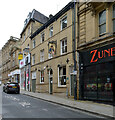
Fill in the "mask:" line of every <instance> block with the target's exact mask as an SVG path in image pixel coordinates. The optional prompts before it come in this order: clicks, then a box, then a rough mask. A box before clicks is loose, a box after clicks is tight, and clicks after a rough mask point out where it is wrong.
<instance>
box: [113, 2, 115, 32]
mask: <svg viewBox="0 0 115 120" xmlns="http://www.w3.org/2000/svg"><path fill="white" fill-rule="evenodd" d="M113 32H115V4H114V5H113Z"/></svg>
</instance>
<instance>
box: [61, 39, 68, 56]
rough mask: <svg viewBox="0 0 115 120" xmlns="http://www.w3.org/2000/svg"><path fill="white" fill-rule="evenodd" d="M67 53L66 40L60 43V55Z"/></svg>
mask: <svg viewBox="0 0 115 120" xmlns="http://www.w3.org/2000/svg"><path fill="white" fill-rule="evenodd" d="M66 52H67V38H65V39H64V40H62V41H61V55H62V54H63V53H66Z"/></svg>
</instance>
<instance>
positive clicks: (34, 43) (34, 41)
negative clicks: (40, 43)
mask: <svg viewBox="0 0 115 120" xmlns="http://www.w3.org/2000/svg"><path fill="white" fill-rule="evenodd" d="M32 45H33V48H35V47H36V40H35V39H33V41H32Z"/></svg>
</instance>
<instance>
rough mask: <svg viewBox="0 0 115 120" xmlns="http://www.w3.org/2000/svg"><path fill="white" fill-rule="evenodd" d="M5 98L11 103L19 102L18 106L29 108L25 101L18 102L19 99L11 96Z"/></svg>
mask: <svg viewBox="0 0 115 120" xmlns="http://www.w3.org/2000/svg"><path fill="white" fill-rule="evenodd" d="M5 98H8V99H10V100H13V101H17V102H19V103H18V104H20V105H21V106H23V107H30V105H31V104H30V103H29V102H25V101H24V102H20V99H18V98H16V97H13V96H8V95H6V96H5Z"/></svg>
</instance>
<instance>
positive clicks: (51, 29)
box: [50, 26, 53, 37]
mask: <svg viewBox="0 0 115 120" xmlns="http://www.w3.org/2000/svg"><path fill="white" fill-rule="evenodd" d="M52 36H53V26H51V27H50V37H52Z"/></svg>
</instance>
